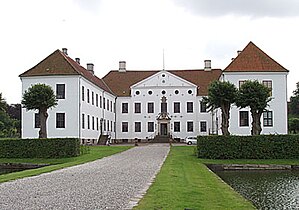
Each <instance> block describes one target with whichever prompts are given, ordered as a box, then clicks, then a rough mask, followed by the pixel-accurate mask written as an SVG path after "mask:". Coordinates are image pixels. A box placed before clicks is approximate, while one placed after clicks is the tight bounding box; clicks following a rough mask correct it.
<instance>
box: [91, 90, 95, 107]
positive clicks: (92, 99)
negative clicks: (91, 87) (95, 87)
mask: <svg viewBox="0 0 299 210" xmlns="http://www.w3.org/2000/svg"><path fill="white" fill-rule="evenodd" d="M91 104H92V105H94V92H93V91H92V93H91Z"/></svg>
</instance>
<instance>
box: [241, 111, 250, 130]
mask: <svg viewBox="0 0 299 210" xmlns="http://www.w3.org/2000/svg"><path fill="white" fill-rule="evenodd" d="M239 119H240V127H243V126H249V114H248V111H240V113H239Z"/></svg>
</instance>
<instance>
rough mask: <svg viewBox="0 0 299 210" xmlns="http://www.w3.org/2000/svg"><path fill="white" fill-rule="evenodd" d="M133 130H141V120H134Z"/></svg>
mask: <svg viewBox="0 0 299 210" xmlns="http://www.w3.org/2000/svg"><path fill="white" fill-rule="evenodd" d="M135 132H138V133H139V132H141V122H135Z"/></svg>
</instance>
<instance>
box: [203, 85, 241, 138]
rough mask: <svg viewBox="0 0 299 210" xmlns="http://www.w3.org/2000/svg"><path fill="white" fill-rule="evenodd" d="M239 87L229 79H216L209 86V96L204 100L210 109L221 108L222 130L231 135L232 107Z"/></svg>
mask: <svg viewBox="0 0 299 210" xmlns="http://www.w3.org/2000/svg"><path fill="white" fill-rule="evenodd" d="M236 96H237V88H236V87H235V85H234V84H232V83H230V82H228V81H224V82H222V81H218V80H217V81H214V82H212V83H211V84H210V85H209V87H208V97H204V98H203V101H204V102H205V103H206V104H207V107H208V108H209V111H211V110H214V109H216V108H220V109H221V120H222V121H221V130H222V134H223V135H230V132H229V131H228V127H229V118H230V108H231V105H232V104H233V103H235V100H236Z"/></svg>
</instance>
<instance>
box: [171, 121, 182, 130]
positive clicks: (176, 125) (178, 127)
mask: <svg viewBox="0 0 299 210" xmlns="http://www.w3.org/2000/svg"><path fill="white" fill-rule="evenodd" d="M173 131H174V132H181V123H180V122H174V123H173Z"/></svg>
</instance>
